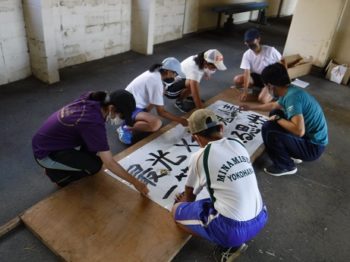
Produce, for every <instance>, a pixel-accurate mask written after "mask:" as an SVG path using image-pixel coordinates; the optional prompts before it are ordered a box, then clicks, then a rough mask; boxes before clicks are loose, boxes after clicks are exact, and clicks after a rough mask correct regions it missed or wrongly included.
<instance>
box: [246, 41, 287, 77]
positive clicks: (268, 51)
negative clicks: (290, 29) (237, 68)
mask: <svg viewBox="0 0 350 262" xmlns="http://www.w3.org/2000/svg"><path fill="white" fill-rule="evenodd" d="M281 59H282V56H281V54H280V53H279V52H278V51H277V50H276V48H274V47H271V46H267V45H262V46H261V51H260V53H259V54H256V53H255V52H254V51H253V50H251V49H248V50H247V51H245V52H244V54H243V58H242V62H241V69H249V70H250V71H251V73H257V74H261V72H262V71H263V70H264V68H265V67H267V66H268V65H272V64H274V63H277V62H279V61H281Z"/></svg>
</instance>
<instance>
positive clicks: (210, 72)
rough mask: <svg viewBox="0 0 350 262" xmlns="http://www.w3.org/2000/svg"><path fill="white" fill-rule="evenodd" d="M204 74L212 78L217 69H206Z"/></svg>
mask: <svg viewBox="0 0 350 262" xmlns="http://www.w3.org/2000/svg"><path fill="white" fill-rule="evenodd" d="M204 72H205V74H206V75H207V76H210V75H212V74H214V73H215V72H216V69H214V70H210V69H209V68H204Z"/></svg>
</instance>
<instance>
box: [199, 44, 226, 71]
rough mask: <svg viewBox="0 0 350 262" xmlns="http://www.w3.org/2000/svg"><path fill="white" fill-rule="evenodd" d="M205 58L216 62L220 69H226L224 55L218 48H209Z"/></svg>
mask: <svg viewBox="0 0 350 262" xmlns="http://www.w3.org/2000/svg"><path fill="white" fill-rule="evenodd" d="M204 60H205V61H207V62H208V63H211V64H214V65H215V67H216V68H217V69H218V70H222V71H223V70H226V69H227V68H226V66H225V64H224V56H223V55H222V54H221V53H220V52H219V51H218V50H217V49H209V50H207V51H206V52H205V53H204Z"/></svg>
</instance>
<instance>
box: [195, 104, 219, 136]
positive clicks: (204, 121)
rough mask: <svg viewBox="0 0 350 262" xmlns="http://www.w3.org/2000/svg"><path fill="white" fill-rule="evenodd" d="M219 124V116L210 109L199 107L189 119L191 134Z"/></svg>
mask: <svg viewBox="0 0 350 262" xmlns="http://www.w3.org/2000/svg"><path fill="white" fill-rule="evenodd" d="M219 124H220V123H219V120H218V118H217V117H216V115H215V114H214V112H213V111H211V110H209V109H198V110H196V111H194V112H193V113H192V115H191V116H190V118H189V119H188V129H189V131H190V133H191V134H196V133H199V132H201V131H203V130H206V129H208V128H211V127H214V126H217V125H219Z"/></svg>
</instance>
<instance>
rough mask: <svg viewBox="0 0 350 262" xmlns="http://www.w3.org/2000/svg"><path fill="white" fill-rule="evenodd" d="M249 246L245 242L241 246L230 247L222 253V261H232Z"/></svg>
mask: <svg viewBox="0 0 350 262" xmlns="http://www.w3.org/2000/svg"><path fill="white" fill-rule="evenodd" d="M247 248H248V245H247V244H245V243H243V244H242V245H241V246H240V247H230V248H229V249H227V250H226V251H225V252H223V253H222V254H221V262H232V261H234V260H235V259H236V258H237V257H239V255H240V254H243V253H244V252H245V251H246V250H247Z"/></svg>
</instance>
